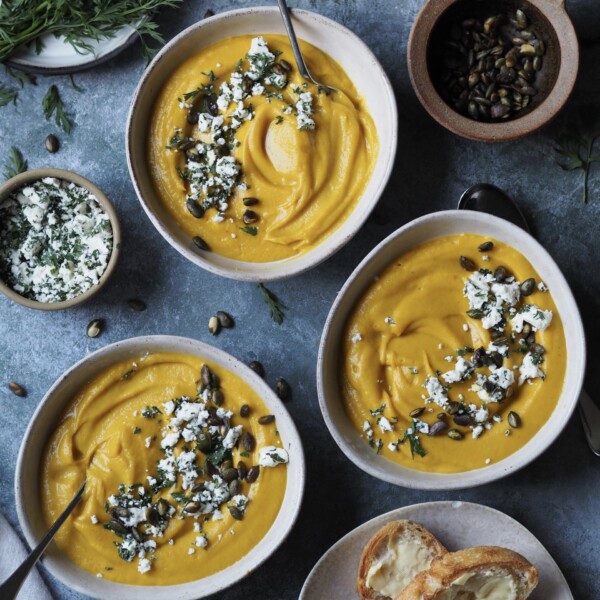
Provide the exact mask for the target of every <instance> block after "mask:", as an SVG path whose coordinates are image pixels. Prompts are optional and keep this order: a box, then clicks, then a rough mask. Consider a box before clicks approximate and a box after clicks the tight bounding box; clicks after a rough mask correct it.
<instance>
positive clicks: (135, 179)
mask: <svg viewBox="0 0 600 600" xmlns="http://www.w3.org/2000/svg"><path fill="white" fill-rule="evenodd" d="M278 13H279V9H278V8H277V7H274V6H253V7H247V8H238V9H233V10H229V11H225V12H223V13H219V14H217V15H214V16H212V17H208V18H206V19H202V20H200V21H198V22H196V23H194V24H192V25H190V26H189V27H187V28H186V29H184V30H183V31H182V32H180V33H179V34H177V35H176V36H175V37H174V38H173V39H171V40H170V41H169V42H168V43H167V44H166V45H165V46H163V48H162V49H161V50H160V51H159V52H158V54H157V55H156V56H155V58H154V59H153V60H152V62H151V63H150V65H149V66H148V68H147V69H146V70H145V71H144V73H143V74H142V76H141V78H140V80H139V82H138V84H137V86H136V88H135V91H134V93H133V96H132V100H131V104H130V108H129V113H128V116H127V124H126V128H125V150H126V156H127V166H128V169H129V175H130V178H131V181H132V183H133V187H134V189H135V192H136V195H137V198H138V200H139V202H140V204H141V205H142V208H143V209H144V212H145V213H146V215H147V216H148V218H149V219H150V221H151V223H152V224H153V225H154V227H155V229H156V230H157V231H158V232H159V233H160V234H161V236H162V237H163V238H164V239H165V240H166V241H167V242H168V243H169V244H170V245H171V247H173V248H174V249H175V250H177V251H178V252H179V253H180V254H181V255H182V256H184V257H185V258H186V259H187V260H189V261H191V262H192V263H194V264H196V265H198V266H199V267H201V268H203V269H205V270H207V271H209V272H211V273H214V274H215V275H219V276H222V277H226V278H228V279H234V280H236V281H249V282H260V281H265V282H266V281H277V280H282V279H287V278H289V277H294V276H296V275H300V274H301V273H304V272H306V271H309V270H310V269H313V268H314V267H316V266H317V265H319V264H321V263H322V262H324V261H325V260H327V259H328V258H330V257H331V256H333V255H334V254H335V253H336V252H338V251H339V250H341V248H342V247H343V246H345V245H346V244H347V243H348V242H349V241H350V240H351V239H352V238H353V237H354V236H355V235H356V234H357V233H358V232H359V231H360V230H361V229H362V227H363V226H364V224H365V222H366V220H367V219H368V217H369V215H370V214H371V212H372V211H373V210H374V209H375V207H376V206H377V204H378V202H379V200H380V199H381V196H382V195H383V193H384V192H385V189H386V187H387V184H388V182H389V179H390V177H391V175H392V171H393V168H394V164H395V159H396V152H397V148H398V105H397V102H396V96H395V94H394V89H393V87H392V84H391V82H390V79H389V77H388V75H387V73H386V72H385V70H384V68H383V66H382V64H381V62H380V61H379V59H378V58H377V57H376V55H375V53H374V52H373V51H372V50H371V49H370V48H369V47H368V46H367V44H366V43H365V42H364V41H363V40H362V39H361V38H360V37H359V36H358V35H357V34H355V33H354V32H353V31H351V30H350V29H348V28H347V27H345V26H344V25H342V24H341V23H338V22H337V21H334V20H333V19H330V18H328V17H325V16H323V15H321V14H319V13H315V12H312V11H308V10H303V9H297V8H294V9H293V14H294V15H298V16H301V17H303V18H305V19H309V20H310V21H311V23H312V24H314V25H316V26H326V27H329V28H333V29H336V30H337V31H339V32H340V33H341V34H342V35H344V36H346V37H347V38H348V39H350V40H351V41H352V42H353V43H355V44H357V45H358V46H359V47H360V48H361V51H362V52H363V53H364V55H365V56H366V57H368V58H369V59H370V61H371V63H372V64H373V66H374V68H376V70H377V75H378V77H379V78H380V79H381V83H382V85H383V87H384V88H385V90H386V96H385V102H386V109H387V110H389V111H390V115H391V122H390V123H389V124H388V125H389V127H388V129H389V130H390V132H391V138H390V144H389V145H388V146H387V147H386V149H384V148H380V149H379V155H378V157H377V162H379V161H382V162H383V161H385V163H384V164H385V167H384V169H383V171H382V173H381V176H380V178H379V182H378V184H377V187H376V189H375V190H374V193H373V195H372V199H371V200H370V202H369V204H368V205H366V206H362V204H361V202H362V201H363V200H364V198H365V195H364V194H363V195H362V196H361V197H360V198H359V200H358V202H357V205H356V206H355V208H354V210H353V211H352V213H351V215H352V214H354V213H355V212H356V211H358V210H360V211H361V212H362V215H363V217H362V219H361V220H360V222H359V223H357V225H356V226H355V227H354V228H353V229H352V230H350V231H349V232H348V234H347V235H345V236H344V237H342V238H340V239H339V240H336V241H335V243H334V244H331V238H332V237H333V236H334V235H335V233H336V232H334V233H333V234H331V235H330V236H328V237H326V238H325V239H324V240H323V241H322V242H321V243H320V244H319V245H318V246H316V247H315V248H313V249H312V250H310V251H308V252H306V253H303V254H300V255H298V256H294V257H291V258H288V259H283V260H280V261H274V262H266V263H248V261H235V260H233V259H231V260H232V263H233V265H235V264H242V265H243V264H252V265H261V266H263V267H264V268H263V269H259V268H258V267H256V269H255V270H254V271H252V272H245V271H238V270H237V269H236V268H235V266H231V267H230V266H223V265H220V264H217V263H214V262H212V261H210V260H207V259H205V258H204V256H203V255H202V254H199V253H197V252H193V251H191V250H190V249H189V248H188V247H187V246H185V245H184V244H182V243H180V241H179V240H178V239H177V238H176V237H175V236H174V235H173V234H171V232H170V230H169V228H168V227H167V226H165V225H164V224H163V223H162V222H161V220H160V219H159V217H158V216H157V215H156V214H155V213H154V211H153V209H152V207H151V206H150V205H149V203H148V202H147V201H146V199H145V198H144V195H143V193H142V189H141V187H142V186H141V185H140V177H139V176H138V171H137V169H136V167H135V165H134V160H133V158H132V155H134V154H137V153H139V152H142V151H144V152H145V148H146V146H145V145H144V146H143V149H136V143H135V140H133V139H132V131H133V122H134V119H135V112H136V110H137V108H138V106H139V103H140V97H141V95H142V92H143V91H144V90H143V88H144V87H145V86H146V84H147V82H148V80H149V79H150V77H151V76H152V72H153V71H154V69H155V68H156V67H157V66H158V64H159V63H160V62H161V61H162V60H163V59H164V58H165V56H166V55H167V54H168V53H169V52H171V51H172V50H175V49H176V47H177V46H178V45H179V44H180V43H182V42H183V41H184V40H185V39H186V38H187V37H188V36H190V35H194V34H195V33H196V32H197V31H201V30H202V29H203V28H204V27H206V26H210V25H213V24H214V23H216V22H219V21H227V20H230V19H243V18H247V17H249V16H259V17H260V16H261V15H267V14H268V15H271V14H278ZM222 39H226V36H224V37H223V38H222ZM341 66H342V68H343V65H341ZM138 146H139V144H138ZM377 162H376V164H377ZM348 218H350V217H348ZM319 249H321V251H320V252H317V251H318V250H319ZM311 254H315V256H314V259H313V260H311V261H307V262H306V264H300V265H296V266H294V263H295V262H298V261H299V260H300V259H302V258H303V257H306V256H309V255H311ZM274 266H275V267H274Z"/></svg>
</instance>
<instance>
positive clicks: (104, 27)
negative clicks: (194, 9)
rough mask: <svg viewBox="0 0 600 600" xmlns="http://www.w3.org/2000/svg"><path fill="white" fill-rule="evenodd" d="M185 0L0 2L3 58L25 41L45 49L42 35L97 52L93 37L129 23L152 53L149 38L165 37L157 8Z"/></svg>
mask: <svg viewBox="0 0 600 600" xmlns="http://www.w3.org/2000/svg"><path fill="white" fill-rule="evenodd" d="M180 3H181V0H94V1H93V2H88V1H85V0H73V1H72V2H66V1H65V0H47V1H46V2H39V1H38V0H4V1H3V2H2V3H0V62H3V61H5V60H6V59H7V58H9V57H10V56H11V55H12V54H13V53H14V52H15V50H16V49H17V48H18V47H19V46H21V45H23V44H31V43H33V44H35V50H36V52H38V53H39V51H41V50H42V48H43V47H42V43H41V38H40V36H42V35H45V34H49V33H52V34H55V35H58V36H63V37H64V39H65V40H66V42H67V43H69V44H71V46H73V48H74V49H75V50H76V51H77V52H79V53H80V54H86V53H90V52H93V49H94V48H93V45H92V44H91V43H90V40H94V41H100V40H103V39H109V38H112V37H114V36H115V34H116V33H117V31H118V30H119V29H120V28H121V27H124V26H125V25H131V26H133V27H135V28H136V30H137V32H138V34H139V36H140V39H141V41H142V51H143V53H144V54H145V55H146V56H148V57H149V56H150V55H151V54H152V53H153V52H154V49H153V48H150V47H149V46H148V44H147V42H146V40H147V39H150V40H154V41H157V42H159V43H160V44H163V43H164V40H163V38H162V36H161V35H160V33H159V32H158V25H157V24H156V23H155V22H154V21H153V18H154V15H155V13H156V11H157V10H158V9H160V8H164V7H171V8H174V7H177V6H178V5H179V4H180Z"/></svg>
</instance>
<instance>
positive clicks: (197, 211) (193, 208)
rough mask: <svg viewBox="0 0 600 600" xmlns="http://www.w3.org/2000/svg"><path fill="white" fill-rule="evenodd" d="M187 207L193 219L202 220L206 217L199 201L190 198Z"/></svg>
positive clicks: (186, 203)
mask: <svg viewBox="0 0 600 600" xmlns="http://www.w3.org/2000/svg"><path fill="white" fill-rule="evenodd" d="M185 207H186V208H187V209H188V212H189V213H190V214H191V215H192V216H193V217H196V219H201V218H202V217H203V216H204V208H202V206H201V205H200V203H199V202H198V200H194V198H188V199H187V200H186V202H185Z"/></svg>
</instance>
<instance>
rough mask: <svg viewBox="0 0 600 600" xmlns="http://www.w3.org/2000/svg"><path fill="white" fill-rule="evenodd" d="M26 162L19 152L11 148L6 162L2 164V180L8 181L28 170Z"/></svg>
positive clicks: (15, 148)
mask: <svg viewBox="0 0 600 600" xmlns="http://www.w3.org/2000/svg"><path fill="white" fill-rule="evenodd" d="M28 168H29V167H28V165H27V161H26V160H25V159H24V158H23V155H22V154H21V151H20V150H19V149H18V148H17V147H15V146H13V147H12V148H11V149H10V152H9V154H8V160H7V161H6V163H4V172H3V175H4V179H10V178H11V177H14V176H15V175H18V174H19V173H23V172H24V171H27V169H28Z"/></svg>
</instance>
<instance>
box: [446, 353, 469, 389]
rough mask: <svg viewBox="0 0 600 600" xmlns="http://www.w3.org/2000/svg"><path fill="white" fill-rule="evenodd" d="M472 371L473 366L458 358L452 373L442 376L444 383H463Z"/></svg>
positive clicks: (460, 357)
mask: <svg viewBox="0 0 600 600" xmlns="http://www.w3.org/2000/svg"><path fill="white" fill-rule="evenodd" d="M472 371H473V365H472V364H471V363H470V362H469V361H467V360H466V359H465V358H464V357H462V356H459V357H458V360H457V361H456V363H455V365H454V369H453V370H452V371H447V372H446V373H443V374H442V377H443V378H444V381H445V382H446V383H457V382H459V381H463V380H464V379H465V378H466V377H467V376H468V375H470V374H471V373H472Z"/></svg>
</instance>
